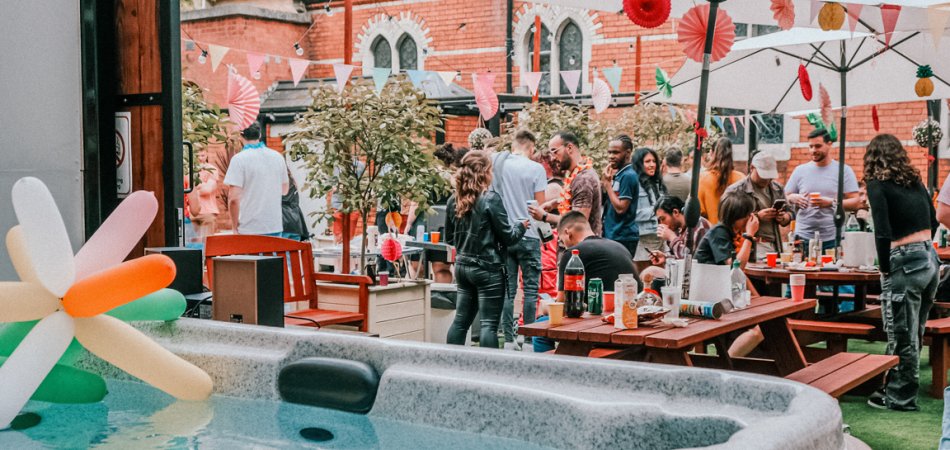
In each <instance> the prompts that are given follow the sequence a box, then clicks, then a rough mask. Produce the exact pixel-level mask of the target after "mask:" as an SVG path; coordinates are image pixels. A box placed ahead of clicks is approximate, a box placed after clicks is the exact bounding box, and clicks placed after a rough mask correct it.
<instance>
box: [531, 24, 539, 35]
mask: <svg viewBox="0 0 950 450" xmlns="http://www.w3.org/2000/svg"><path fill="white" fill-rule="evenodd" d="M536 31H538V29H537V27H535V26H534V25H531V32H532V33H534V32H536Z"/></svg>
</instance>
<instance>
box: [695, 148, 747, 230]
mask: <svg viewBox="0 0 950 450" xmlns="http://www.w3.org/2000/svg"><path fill="white" fill-rule="evenodd" d="M704 163H705V166H706V172H705V173H703V174H702V175H700V176H699V195H698V197H699V211H700V213H701V214H702V215H703V217H705V218H706V219H707V220H709V223H710V224H712V225H715V224H717V223H719V200H720V199H722V194H723V193H725V192H726V188H727V187H729V186H731V185H732V184H733V183H735V182H737V181H739V180H741V179H742V178H743V177H744V175H742V172H739V171H736V170H734V169H733V168H734V167H735V165H734V163H733V161H732V141H730V140H729V138H719V140H717V141H716V143H715V144H713V148H712V150H711V151H710V152H709V153H707V154H706V156H705V158H704Z"/></svg>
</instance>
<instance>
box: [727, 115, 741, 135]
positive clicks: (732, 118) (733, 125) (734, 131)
mask: <svg viewBox="0 0 950 450" xmlns="http://www.w3.org/2000/svg"><path fill="white" fill-rule="evenodd" d="M729 123H731V124H732V132H733V133H734V134H739V128H738V127H736V116H729Z"/></svg>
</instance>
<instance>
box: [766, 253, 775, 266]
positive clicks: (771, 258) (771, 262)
mask: <svg viewBox="0 0 950 450" xmlns="http://www.w3.org/2000/svg"><path fill="white" fill-rule="evenodd" d="M765 263H766V264H768V266H769V267H773V268H774V267H775V266H776V265H778V253H766V254H765Z"/></svg>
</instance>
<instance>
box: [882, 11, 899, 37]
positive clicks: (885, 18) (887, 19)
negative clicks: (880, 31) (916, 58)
mask: <svg viewBox="0 0 950 450" xmlns="http://www.w3.org/2000/svg"><path fill="white" fill-rule="evenodd" d="M900 15H901V7H900V6H898V5H881V21H882V22H883V23H884V45H886V46H888V47H890V46H891V36H893V34H894V28H896V27H897V19H898V18H900Z"/></svg>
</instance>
